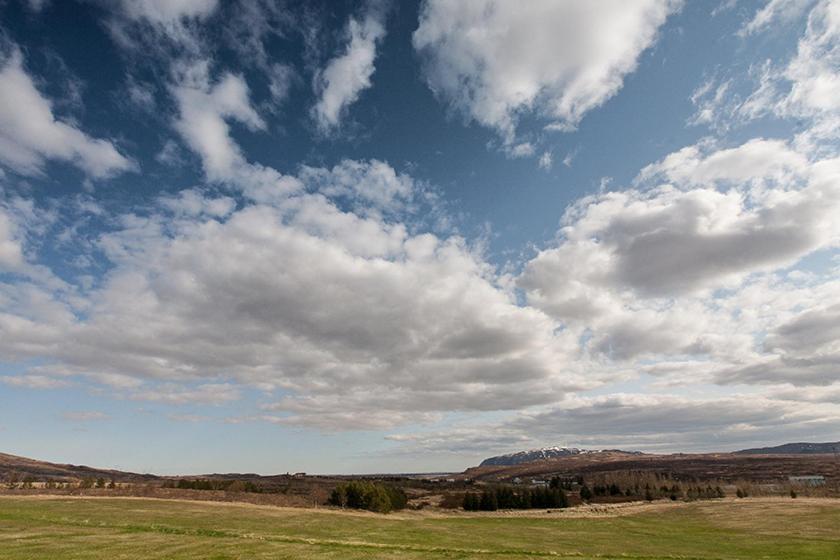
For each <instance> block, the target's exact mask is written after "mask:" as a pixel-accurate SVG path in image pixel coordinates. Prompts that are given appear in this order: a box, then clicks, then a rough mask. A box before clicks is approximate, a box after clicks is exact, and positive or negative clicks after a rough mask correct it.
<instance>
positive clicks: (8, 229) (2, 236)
mask: <svg viewBox="0 0 840 560" xmlns="http://www.w3.org/2000/svg"><path fill="white" fill-rule="evenodd" d="M16 229H17V227H16V225H15V223H14V222H13V221H12V219H11V217H10V216H9V215H8V214H7V213H6V211H5V210H4V208H3V207H2V206H0V270H6V271H8V270H16V269H18V268H20V267H21V266H22V265H23V262H24V261H23V248H22V246H21V243H20V240H19V239H18V236H17V233H16Z"/></svg>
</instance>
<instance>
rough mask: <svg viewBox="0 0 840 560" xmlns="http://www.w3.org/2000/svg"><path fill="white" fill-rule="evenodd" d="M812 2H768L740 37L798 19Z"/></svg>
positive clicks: (801, 0)
mask: <svg viewBox="0 0 840 560" xmlns="http://www.w3.org/2000/svg"><path fill="white" fill-rule="evenodd" d="M813 4H814V0H769V1H768V2H767V3H766V4H765V5H764V6H763V7H762V8H761V9H760V10H758V11H757V12H756V13H755V15H754V16H753V18H752V19H751V20H750V21H748V22H747V23H746V24H745V25H744V27H743V28H741V30H740V31H739V34H740V35H742V36H747V35H751V34H754V33H759V32H761V31H764V30H766V29H767V28H768V27H769V26H770V25H772V24H775V23H779V22H785V21H790V20H792V19H795V18H797V17H799V16H800V15H801V14H802V13H803V12H804V11H805V10H806V9H807V8H808V7H809V6H811V5H813Z"/></svg>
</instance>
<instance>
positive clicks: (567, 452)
mask: <svg viewBox="0 0 840 560" xmlns="http://www.w3.org/2000/svg"><path fill="white" fill-rule="evenodd" d="M607 451H612V452H616V453H625V454H629V455H641V453H639V452H638V451H620V450H618V449H605V450H600V449H599V450H593V449H578V448H577V447H543V448H542V449H531V450H528V451H518V452H516V453H508V454H507V455H497V456H496V457H489V458H487V459H485V460H483V461H482V462H481V464H480V465H479V466H480V467H500V466H510V465H521V464H523V463H532V462H534V461H542V460H543V459H556V458H558V457H570V456H572V455H587V454H591V453H604V452H607Z"/></svg>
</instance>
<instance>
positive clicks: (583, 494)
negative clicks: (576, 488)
mask: <svg viewBox="0 0 840 560" xmlns="http://www.w3.org/2000/svg"><path fill="white" fill-rule="evenodd" d="M580 499H581V500H583V501H584V502H588V501H589V500H591V499H592V490H590V489H589V486H587V485H586V484H584V485H583V486H581V487H580Z"/></svg>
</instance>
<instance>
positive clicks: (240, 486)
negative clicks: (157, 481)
mask: <svg viewBox="0 0 840 560" xmlns="http://www.w3.org/2000/svg"><path fill="white" fill-rule="evenodd" d="M163 488H178V489H179V490H223V491H228V492H255V493H262V492H263V488H262V486H260V485H259V484H256V483H254V482H251V481H250V480H210V479H207V478H195V479H187V478H181V479H178V480H177V481H176V480H167V481H165V482H164V483H163Z"/></svg>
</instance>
